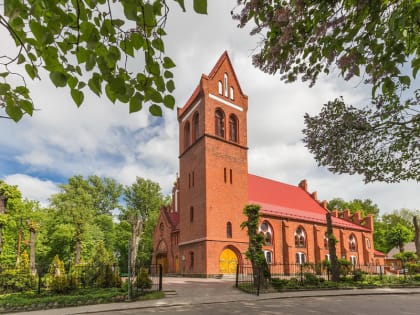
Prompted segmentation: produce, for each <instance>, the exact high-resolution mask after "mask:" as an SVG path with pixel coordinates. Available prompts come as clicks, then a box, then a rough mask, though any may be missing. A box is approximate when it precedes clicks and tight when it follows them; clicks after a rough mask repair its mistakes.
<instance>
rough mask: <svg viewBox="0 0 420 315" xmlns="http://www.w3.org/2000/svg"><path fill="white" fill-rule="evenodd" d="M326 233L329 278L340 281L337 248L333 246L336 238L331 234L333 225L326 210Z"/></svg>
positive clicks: (329, 213)
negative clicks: (329, 265) (329, 262)
mask: <svg viewBox="0 0 420 315" xmlns="http://www.w3.org/2000/svg"><path fill="white" fill-rule="evenodd" d="M326 217H327V235H328V250H329V252H330V260H331V280H332V281H334V282H338V281H340V268H339V266H338V261H337V250H336V248H335V244H336V242H337V240H336V239H335V237H334V234H333V227H332V221H331V212H329V211H328V212H327V214H326Z"/></svg>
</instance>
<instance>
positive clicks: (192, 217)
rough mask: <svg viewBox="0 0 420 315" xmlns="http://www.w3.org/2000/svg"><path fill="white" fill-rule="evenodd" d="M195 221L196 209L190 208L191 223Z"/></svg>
mask: <svg viewBox="0 0 420 315" xmlns="http://www.w3.org/2000/svg"><path fill="white" fill-rule="evenodd" d="M193 221H194V207H190V222H193Z"/></svg>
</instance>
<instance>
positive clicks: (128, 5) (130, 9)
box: [123, 1, 137, 21]
mask: <svg viewBox="0 0 420 315" xmlns="http://www.w3.org/2000/svg"><path fill="white" fill-rule="evenodd" d="M123 5H124V15H125V16H126V18H127V19H129V20H131V21H137V5H136V1H123Z"/></svg>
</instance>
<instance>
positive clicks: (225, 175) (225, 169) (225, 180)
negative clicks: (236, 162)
mask: <svg viewBox="0 0 420 315" xmlns="http://www.w3.org/2000/svg"><path fill="white" fill-rule="evenodd" d="M223 175H224V179H225V183H226V167H225V168H224V173H223Z"/></svg>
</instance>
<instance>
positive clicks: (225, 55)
mask: <svg viewBox="0 0 420 315" xmlns="http://www.w3.org/2000/svg"><path fill="white" fill-rule="evenodd" d="M224 62H227V63H228V64H229V67H230V69H231V71H232V74H233V76H234V78H235V81H236V84H237V86H238V89H239V93H240V94H241V95H243V96H244V97H247V96H246V95H245V94H244V93H243V92H242V88H241V85H240V84H239V81H238V77H237V76H236V73H235V69H234V68H233V66H232V62H231V61H230V58H229V54H228V52H227V51H226V50H225V51H224V52H223V54H222V55H221V56H220V57H219V59H218V60H217V62H216V64H215V65H214V67H213V69H212V70H211V71H210V73H209V74H208V75H206V74H202V75H201V79H200V82H199V83H198V85H197V87H196V88H195V89H194V92H193V93H192V95H191V96H190V98H189V99H188V101H187V102H186V103H185V105H184V106H183V107H182V108H178V117H181V116H182V115H183V114H184V113H185V112H186V111H187V109H188V108H189V107H190V106H191V105H192V104H193V103H194V101H195V100H196V99H197V97H198V95H199V94H200V92H201V91H202V81H203V79H204V80H211V79H213V78H214V76H215V75H216V74H217V72H218V70H219V69H220V67H221V66H222V64H223V63H224Z"/></svg>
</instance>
